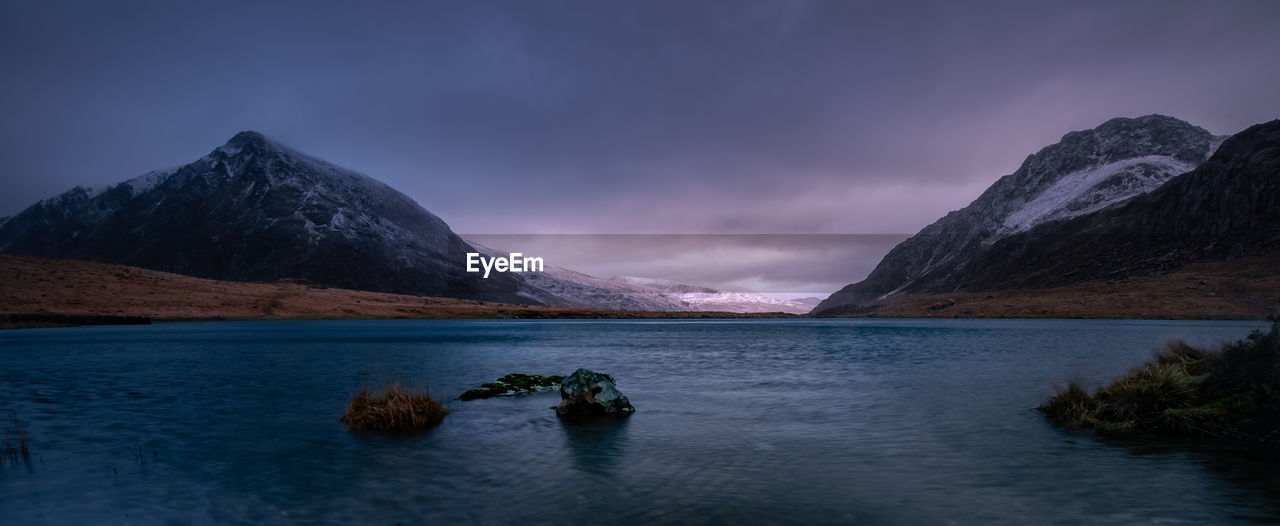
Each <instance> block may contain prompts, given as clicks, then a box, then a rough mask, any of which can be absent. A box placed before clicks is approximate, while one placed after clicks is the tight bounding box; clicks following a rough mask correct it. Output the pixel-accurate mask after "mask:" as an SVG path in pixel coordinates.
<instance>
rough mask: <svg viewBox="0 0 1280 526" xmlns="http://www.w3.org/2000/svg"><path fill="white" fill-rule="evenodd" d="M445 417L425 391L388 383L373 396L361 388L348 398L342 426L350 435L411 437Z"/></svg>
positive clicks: (446, 411) (433, 399)
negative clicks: (382, 433) (371, 432)
mask: <svg viewBox="0 0 1280 526" xmlns="http://www.w3.org/2000/svg"><path fill="white" fill-rule="evenodd" d="M447 414H449V409H447V408H445V407H444V406H443V405H441V404H440V402H439V401H437V400H436V399H435V398H432V397H431V395H430V394H429V393H428V392H427V388H426V387H422V388H420V389H418V390H410V389H406V388H404V387H403V386H401V385H400V384H399V383H396V382H392V383H389V384H387V385H384V386H383V387H382V388H381V389H380V390H378V391H377V392H374V391H373V390H372V389H370V388H369V386H367V385H366V386H363V387H361V388H360V390H359V391H356V393H355V394H353V395H351V402H350V403H348V404H347V411H346V413H344V414H343V415H342V418H341V421H342V423H344V424H346V425H347V429H348V430H350V431H378V432H384V433H413V432H418V431H426V430H428V429H431V428H433V427H435V426H436V425H437V424H439V423H440V421H441V420H444V416H445V415H447Z"/></svg>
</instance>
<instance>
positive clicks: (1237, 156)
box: [814, 120, 1280, 315]
mask: <svg viewBox="0 0 1280 526" xmlns="http://www.w3.org/2000/svg"><path fill="white" fill-rule="evenodd" d="M1215 146H1216V149H1215V151H1214V152H1213V155H1212V156H1211V157H1209V158H1208V159H1206V160H1205V161H1203V162H1201V163H1199V164H1198V165H1197V166H1196V167H1195V168H1194V169H1192V170H1190V171H1188V172H1185V173H1182V174H1179V175H1177V176H1175V177H1172V178H1170V179H1169V180H1168V181H1166V182H1164V183H1163V184H1161V185H1160V186H1158V187H1156V188H1155V189H1152V190H1150V191H1147V192H1143V193H1140V194H1137V195H1134V196H1131V197H1129V198H1127V199H1124V200H1120V201H1117V202H1116V203H1112V204H1111V205H1109V206H1106V207H1103V208H1101V209H1098V210H1096V211H1093V212H1090V213H1086V214H1081V215H1077V216H1072V217H1066V218H1060V219H1055V220H1051V221H1046V222H1043V223H1040V224H1038V225H1034V226H1033V227H1031V228H1029V229H1027V230H1025V231H1022V232H1016V233H1012V234H1010V235H1008V236H1005V237H1002V238H999V239H995V240H994V241H993V242H992V243H990V244H988V245H986V246H984V247H982V248H981V249H979V250H976V251H974V252H973V253H970V254H967V255H966V259H965V260H964V261H962V262H961V263H960V264H953V265H947V266H939V267H935V268H930V269H927V270H926V271H925V272H923V273H921V274H920V275H917V276H914V278H913V280H912V281H911V282H910V283H908V284H907V285H905V286H903V287H900V288H898V289H896V290H893V291H891V292H889V293H888V294H882V295H879V296H876V297H874V298H868V297H866V296H864V297H861V298H858V297H855V296H853V294H857V293H863V294H867V296H869V295H870V294H868V293H871V292H873V289H871V288H870V287H869V286H868V285H866V284H865V283H866V282H865V281H864V282H860V283H858V284H854V285H850V286H849V287H846V288H845V289H842V292H844V293H845V295H844V296H843V297H838V296H837V295H833V296H832V298H835V301H832V298H828V300H827V301H825V302H824V304H820V305H819V306H818V307H817V308H815V310H814V313H816V314H819V315H822V314H838V313H841V312H844V313H856V312H858V311H870V310H873V306H874V305H875V304H876V303H877V302H885V301H890V300H889V298H890V297H891V296H893V295H894V294H900V295H909V294H925V295H928V294H947V293H951V292H956V293H960V292H978V291H998V290H1015V289H1022V290H1026V289H1040V288H1050V287H1061V286H1068V285H1076V284H1083V283H1091V282H1098V281H1108V282H1111V281H1116V280H1126V279H1130V278H1135V277H1143V276H1153V275H1160V274H1162V273H1167V272H1171V271H1174V270H1177V269H1179V268H1182V267H1185V266H1186V265H1190V264H1197V263H1210V262H1215V261H1229V260H1231V259H1232V258H1241V257H1248V258H1264V259H1265V258H1274V257H1275V254H1277V253H1280V235H1277V234H1276V233H1277V232H1280V197H1277V196H1278V195H1280V120H1277V121H1270V122H1267V123H1262V124H1258V125H1255V126H1251V127H1250V128H1248V129H1246V130H1244V131H1242V132H1240V133H1237V134H1235V135H1232V136H1231V137H1229V138H1227V139H1225V140H1224V141H1222V142H1221V143H1220V145H1215ZM906 243H907V242H904V244H906ZM900 246H901V245H900ZM895 250H897V248H895ZM888 261H890V258H889V257H888V256H886V258H885V260H884V261H882V262H881V265H885V264H886V262H888ZM1276 268H1277V269H1280V264H1277V266H1276ZM837 294H840V293H837ZM850 298H852V299H853V301H847V300H848V299H850ZM890 302H892V301H890Z"/></svg>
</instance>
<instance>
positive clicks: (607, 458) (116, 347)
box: [0, 320, 1280, 524]
mask: <svg viewBox="0 0 1280 526" xmlns="http://www.w3.org/2000/svg"><path fill="white" fill-rule="evenodd" d="M1262 327H1263V324H1261V323H1253V322H1165V321H1121V320H1108V321H1083V320H1001V321H996V320H945V321H925V320H733V321H707V320H675V321H668V320H644V321H623V320H609V321H513V320H512V321H509V320H500V321H443V320H423V321H419V320H414V321H299V322H293V321H290V322H236V323H232V322H220V323H173V324H157V325H152V326H134V327H85V328H74V329H34V330H21V331H5V332H0V411H3V412H4V415H0V418H3V419H4V420H3V425H4V427H5V428H8V429H12V428H15V427H20V428H23V429H25V430H26V433H27V436H28V437H29V444H30V450H31V453H32V457H31V461H30V462H26V463H24V462H22V461H18V462H7V463H6V464H5V465H4V466H3V467H2V468H0V523H4V524H42V523H56V524H71V523H133V524H157V523H184V524H185V523H196V524H212V523H291V522H293V523H343V524H346V523H373V524H394V523H396V522H401V523H405V524H421V523H430V524H460V523H481V524H511V523H517V522H518V523H521V524H561V523H565V524H567V523H578V522H584V521H591V522H604V523H610V522H612V523H623V524H636V523H639V524H652V523H680V524H687V523H695V524H699V523H701V524H730V523H782V524H811V523H855V522H856V523H884V524H920V523H925V524H938V523H961V524H986V523H1004V524H1027V523H1040V524H1043V523H1094V524H1100V523H1112V524H1131V523H1145V522H1165V523H1170V522H1171V523H1183V524H1202V523H1229V522H1237V521H1240V522H1250V521H1276V520H1280V469H1277V468H1280V462H1276V461H1274V460H1272V459H1267V458H1259V457H1257V456H1256V452H1250V451H1239V450H1235V449H1232V448H1223V447H1219V446H1215V445H1212V444H1204V443H1200V442H1196V441H1190V442H1186V441H1181V442H1169V441H1158V442H1157V441H1152V440H1126V441H1116V440H1099V439H1097V438H1094V437H1092V436H1090V435H1088V434H1082V433H1076V432H1070V431H1064V430H1060V429H1056V428H1054V427H1052V426H1050V425H1048V424H1046V423H1045V422H1044V421H1043V419H1042V418H1040V416H1039V415H1038V414H1037V413H1035V412H1034V411H1031V408H1033V407H1035V406H1036V405H1037V404H1038V403H1039V402H1040V400H1041V399H1042V398H1043V397H1044V396H1046V395H1047V394H1049V393H1050V392H1051V390H1052V386H1053V384H1054V383H1055V382H1056V383H1061V382H1063V381H1065V380H1067V379H1069V378H1071V377H1072V376H1075V375H1079V376H1082V377H1084V378H1086V379H1088V380H1090V381H1092V382H1093V383H1094V384H1097V383H1101V382H1103V381H1105V380H1109V379H1112V378H1114V377H1116V376H1117V375H1119V374H1121V373H1123V372H1124V371H1125V370H1127V369H1128V368H1129V367H1131V366H1132V365H1134V364H1136V363H1138V362H1140V361H1142V360H1144V359H1145V358H1147V357H1148V356H1149V355H1150V352H1151V350H1152V349H1153V348H1155V347H1158V346H1159V345H1161V344H1162V343H1163V342H1164V341H1165V340H1166V339H1168V338H1171V337H1183V338H1186V339H1188V340H1190V341H1192V342H1196V343H1213V342H1221V341H1225V340H1228V339H1237V338H1240V337H1243V336H1245V335H1247V334H1248V333H1249V332H1250V331H1251V330H1253V329H1258V328H1262ZM579 367H586V368H589V369H594V370H597V371H603V372H607V373H610V374H612V375H613V376H614V377H615V378H617V380H618V387H619V388H620V389H621V390H622V391H623V392H624V393H625V394H626V395H627V396H628V397H629V398H630V399H631V401H632V403H633V404H634V405H635V406H636V408H637V412H636V414H635V415H634V416H633V417H631V418H630V419H627V420H622V421H618V422H605V423H591V424H582V425H569V424H565V423H562V422H560V421H558V420H557V419H556V418H555V415H554V412H553V411H552V410H551V409H550V408H551V407H552V406H554V405H555V404H556V403H557V402H558V397H557V395H555V394H553V393H546V394H535V395H530V396H525V397H520V398H509V399H492V400H479V401H471V402H460V401H457V400H456V399H454V398H456V397H457V395H458V394H460V393H461V392H462V391H464V390H466V389H468V388H470V387H474V386H476V385H478V384H480V383H482V382H485V381H489V380H492V379H494V378H497V377H498V376H501V375H503V374H506V373H509V372H528V373H539V374H567V373H569V372H571V371H573V370H574V369H576V368H579ZM397 376H398V377H402V378H406V379H409V380H411V381H418V380H422V381H425V382H427V383H429V384H430V388H431V391H432V392H433V393H434V394H435V395H437V396H438V397H440V398H442V399H446V400H447V402H446V403H447V404H448V405H449V407H450V408H452V410H453V413H452V414H450V415H449V416H448V417H447V418H446V419H445V421H444V423H443V424H441V426H440V427H438V428H436V429H435V430H434V431H432V432H430V433H428V434H425V435H419V436H412V437H401V438H386V437H381V436H370V435H359V434H351V433H348V432H346V431H345V430H344V429H343V427H342V425H341V424H340V423H339V422H338V417H339V416H340V415H341V413H342V411H343V408H344V405H345V403H346V401H347V399H348V397H349V394H350V393H351V392H352V391H353V390H355V389H356V388H358V387H359V386H360V385H361V384H362V383H365V382H372V383H377V382H379V381H381V380H385V379H387V378H389V377H397Z"/></svg>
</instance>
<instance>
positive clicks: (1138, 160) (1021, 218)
mask: <svg viewBox="0 0 1280 526" xmlns="http://www.w3.org/2000/svg"><path fill="white" fill-rule="evenodd" d="M1193 168H1195V165H1193V164H1189V163H1185V162H1182V161H1179V160H1177V159H1174V158H1172V157H1167V156H1164V155H1147V156H1143V157H1135V158H1132V159H1125V160H1123V161H1118V162H1114V163H1109V164H1104V165H1101V166H1096V167H1093V168H1089V169H1086V170H1081V171H1078V172H1073V173H1070V174H1067V175H1064V176H1062V177H1061V178H1060V179H1058V181H1057V182H1055V183H1054V184H1053V185H1052V186H1050V187H1048V188H1046V189H1045V190H1044V191H1043V192H1040V194H1039V195H1037V196H1036V197H1034V198H1032V199H1031V200H1030V201H1027V202H1026V204H1024V205H1022V206H1021V207H1019V208H1018V209H1017V210H1015V211H1013V212H1012V213H1010V214H1009V215H1007V216H1005V218H1004V221H1003V223H1002V224H1001V225H1000V227H999V229H998V230H997V232H996V235H995V236H993V237H992V238H991V239H989V240H987V242H988V243H991V242H994V241H996V240H997V239H1000V238H1002V237H1005V236H1008V235H1012V234H1016V233H1018V232H1023V231H1026V230H1030V229H1031V228H1032V227H1035V226H1036V225H1039V224H1041V223H1044V222H1047V221H1053V220H1058V219H1069V218H1072V217H1076V216H1079V215H1083V214H1087V213H1090V212H1095V211H1097V210H1101V209H1103V208H1106V207H1107V206H1110V205H1112V204H1115V203H1118V202H1120V201H1124V200H1126V199H1129V198H1130V197H1133V196H1135V195H1139V194H1144V193H1147V192H1149V191H1151V190H1154V189H1155V188H1156V187H1158V186H1160V185H1162V184H1164V182H1165V181H1168V180H1169V179H1170V178H1172V177H1173V176H1176V175H1178V174H1181V173H1184V172H1187V171H1190V170H1191V169H1193ZM1104 183H1105V184H1104Z"/></svg>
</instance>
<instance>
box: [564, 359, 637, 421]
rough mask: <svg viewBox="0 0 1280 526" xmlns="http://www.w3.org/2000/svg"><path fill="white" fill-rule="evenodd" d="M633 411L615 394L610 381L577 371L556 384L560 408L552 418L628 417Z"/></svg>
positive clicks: (616, 390)
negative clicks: (558, 389)
mask: <svg viewBox="0 0 1280 526" xmlns="http://www.w3.org/2000/svg"><path fill="white" fill-rule="evenodd" d="M635 410H636V408H634V407H631V401H630V400H627V397H626V396H624V395H623V394H622V392H621V391H618V387H617V385H616V384H615V382H614V380H613V377H612V376H609V375H607V374H604V373H597V372H595V371H589V370H586V369H578V370H577V371H574V372H573V374H571V375H569V376H568V377H567V378H565V379H564V382H562V383H561V384H560V407H557V408H556V416H559V417H561V418H566V417H569V418H572V417H581V416H630V415H631V413H632V412H634V411H635Z"/></svg>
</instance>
